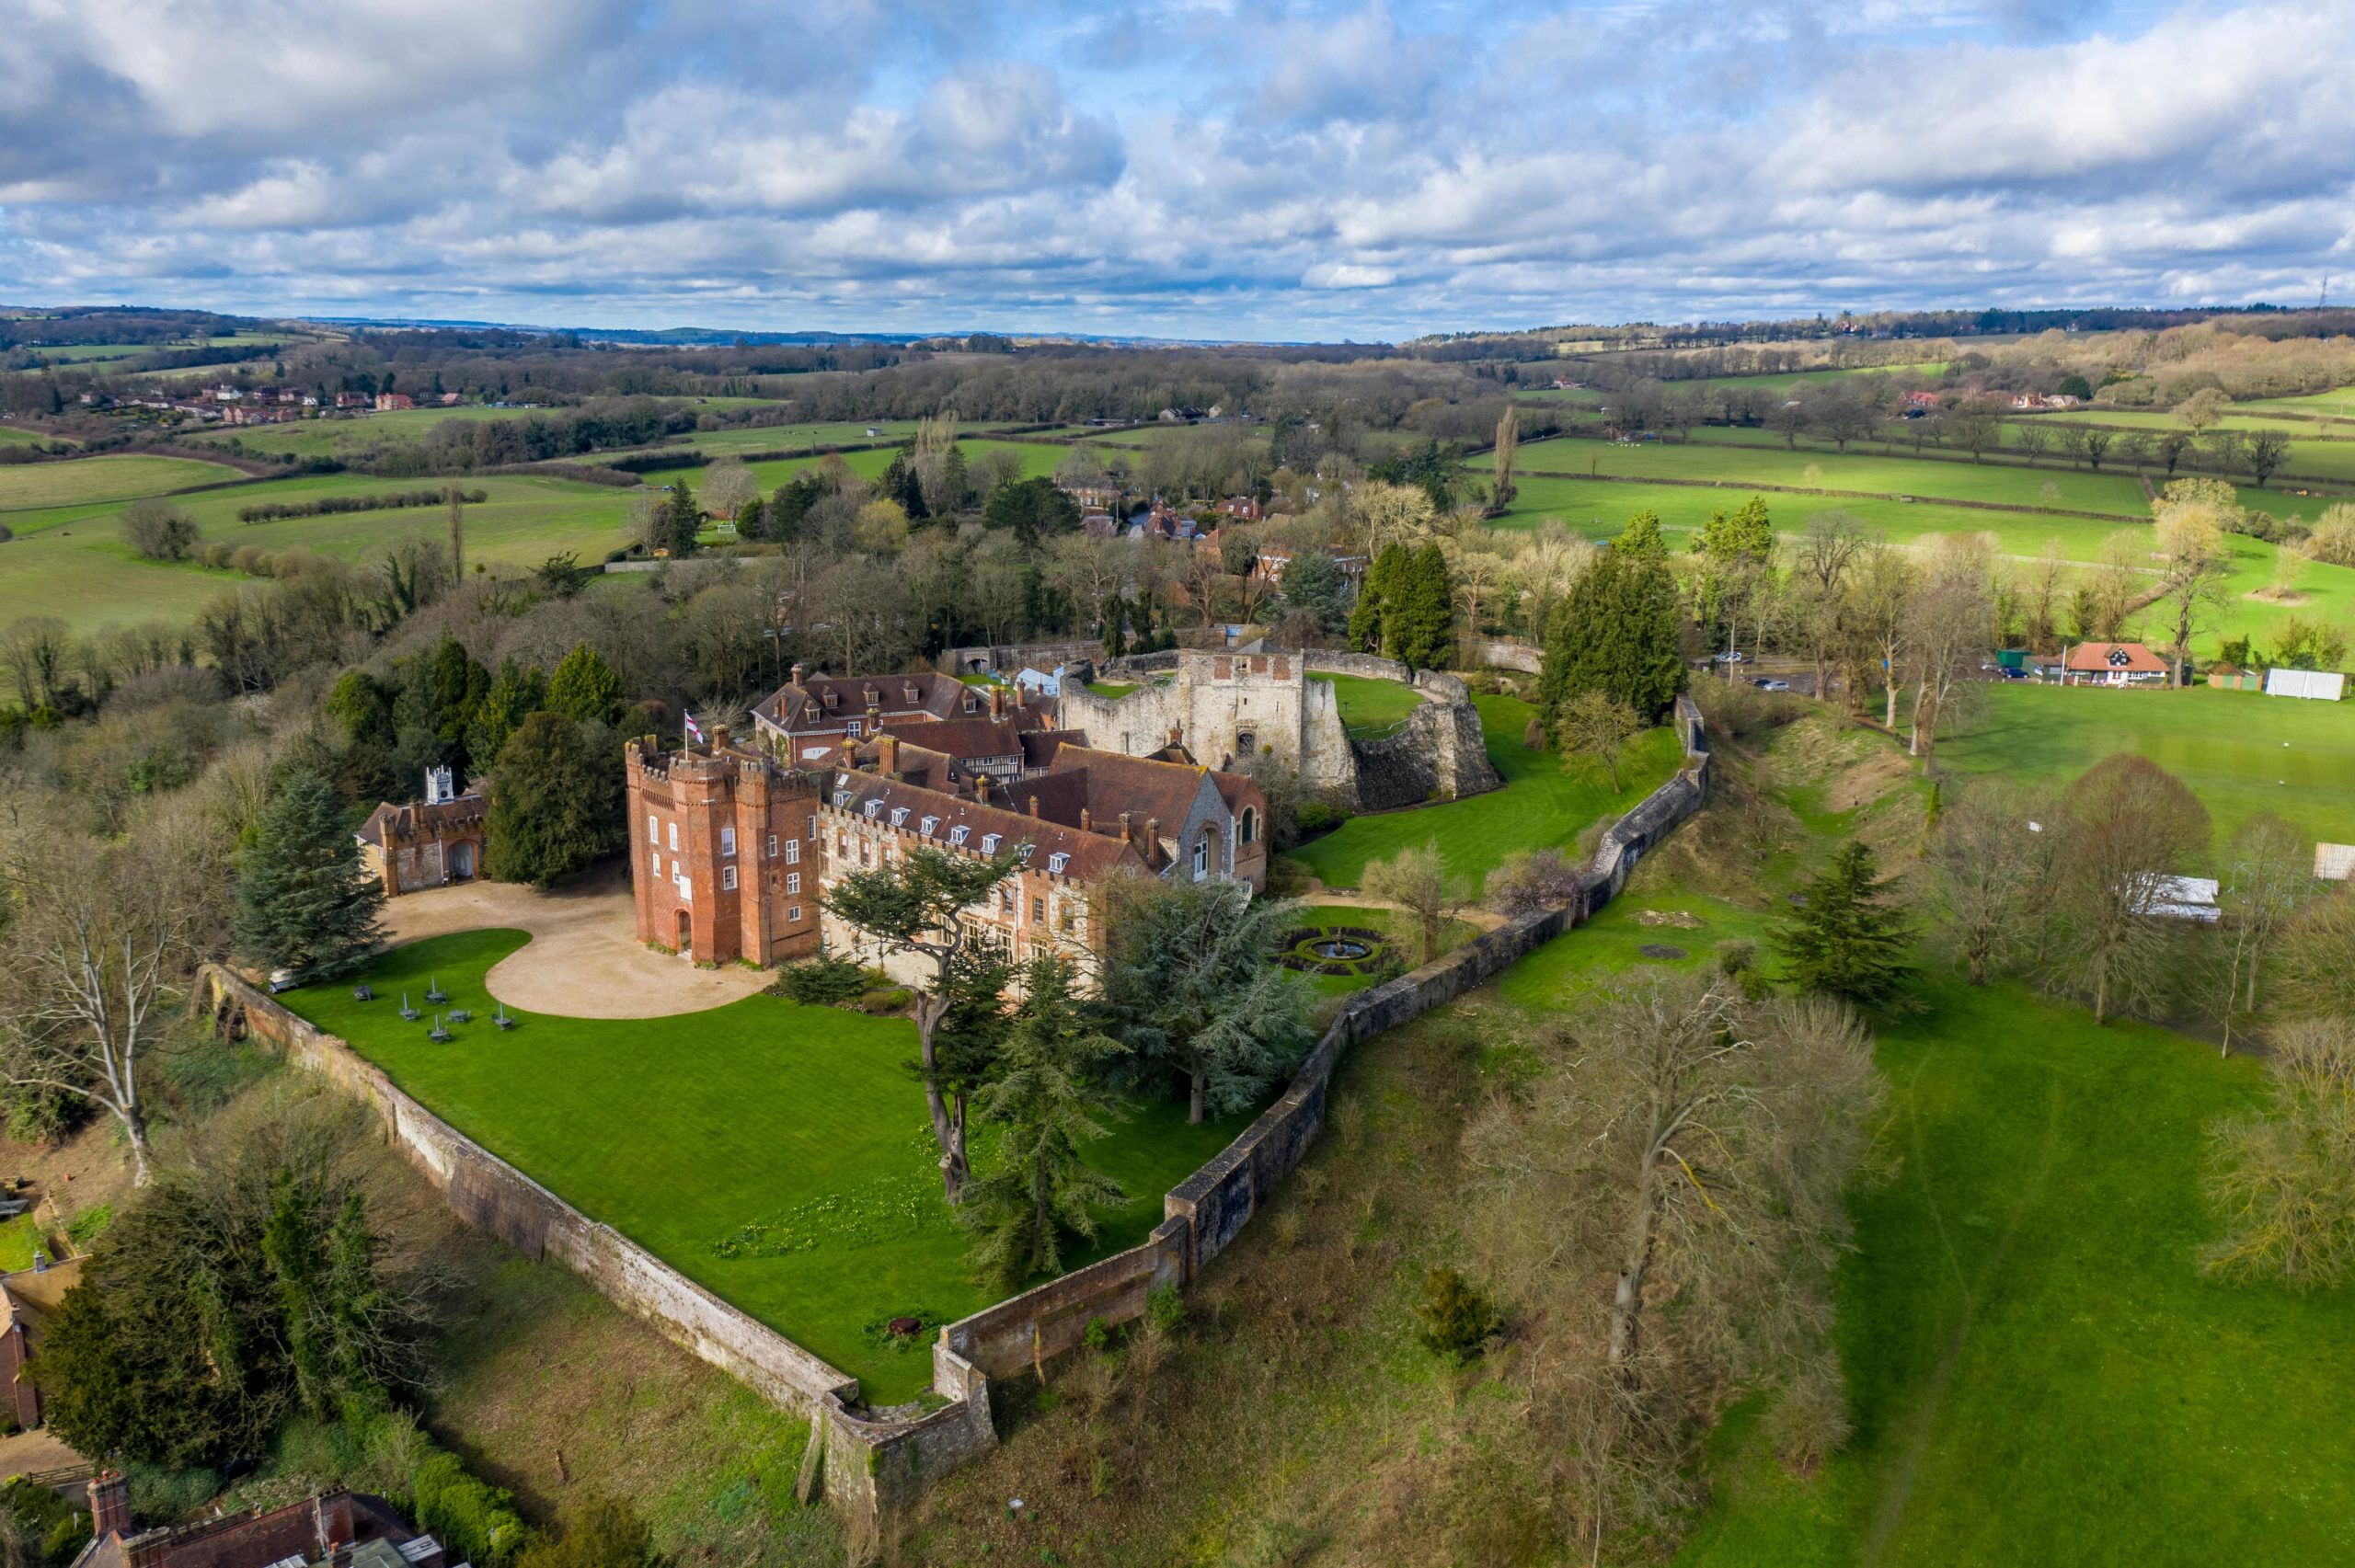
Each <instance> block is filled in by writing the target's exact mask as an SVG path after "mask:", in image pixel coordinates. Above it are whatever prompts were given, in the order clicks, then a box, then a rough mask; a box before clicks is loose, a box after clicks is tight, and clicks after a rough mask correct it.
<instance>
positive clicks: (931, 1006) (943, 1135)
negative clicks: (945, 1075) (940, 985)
mask: <svg viewBox="0 0 2355 1568" xmlns="http://www.w3.org/2000/svg"><path fill="white" fill-rule="evenodd" d="M947 1016H948V998H947V997H946V996H944V995H942V994H940V993H939V992H937V991H935V992H930V993H926V994H923V995H919V996H918V997H917V998H916V1049H917V1054H918V1055H919V1056H920V1057H922V1059H923V1061H924V1105H925V1111H926V1112H927V1113H928V1114H929V1115H930V1116H931V1117H932V1140H933V1143H934V1145H935V1146H936V1147H937V1148H938V1149H939V1150H940V1186H941V1194H942V1196H945V1197H947V1198H948V1201H949V1202H950V1203H952V1204H953V1203H957V1202H959V1201H960V1200H961V1198H962V1196H963V1193H964V1188H965V1174H966V1165H965V1128H964V1116H963V1109H964V1107H963V1105H962V1104H961V1102H960V1104H959V1105H958V1106H957V1108H956V1109H955V1110H954V1111H952V1110H951V1109H950V1107H949V1104H948V1095H946V1094H945V1093H942V1092H941V1088H940V1076H939V1060H938V1058H937V1057H936V1055H935V1053H934V1049H933V1043H932V1036H933V1031H934V1030H935V1029H936V1028H938V1027H939V1026H940V1021H941V1019H943V1018H945V1017H947Z"/></svg>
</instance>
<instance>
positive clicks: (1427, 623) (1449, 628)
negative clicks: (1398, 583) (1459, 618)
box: [1382, 544, 1455, 670]
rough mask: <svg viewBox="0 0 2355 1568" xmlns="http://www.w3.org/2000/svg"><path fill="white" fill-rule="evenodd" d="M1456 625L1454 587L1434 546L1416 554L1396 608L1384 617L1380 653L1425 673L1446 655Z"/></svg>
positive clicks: (1443, 560) (1411, 668) (1386, 612)
mask: <svg viewBox="0 0 2355 1568" xmlns="http://www.w3.org/2000/svg"><path fill="white" fill-rule="evenodd" d="M1454 625H1455V585H1454V582H1453V579H1451V578H1449V576H1448V571H1447V557H1446V556H1445V555H1442V554H1441V553H1440V547H1439V546H1438V545H1437V544H1425V545H1424V546H1423V547H1422V548H1421V549H1419V550H1418V551H1416V552H1415V554H1414V555H1413V557H1412V558H1411V560H1410V561H1409V563H1408V565H1407V574H1406V582H1405V584H1404V586H1403V588H1402V589H1400V591H1399V593H1398V596H1397V602H1396V605H1395V606H1394V607H1393V608H1391V609H1389V610H1387V611H1385V612H1384V615H1383V622H1382V629H1383V651H1384V653H1386V654H1388V655H1389V656H1390V657H1391V658H1395V659H1397V660H1398V661H1399V662H1400V663H1402V664H1404V665H1406V667H1407V669H1409V670H1428V669H1430V667H1431V666H1432V665H1433V664H1434V663H1436V662H1438V660H1439V658H1440V656H1441V655H1442V654H1443V653H1445V652H1446V651H1447V644H1448V638H1449V635H1450V634H1451V633H1452V632H1453V630H1454Z"/></svg>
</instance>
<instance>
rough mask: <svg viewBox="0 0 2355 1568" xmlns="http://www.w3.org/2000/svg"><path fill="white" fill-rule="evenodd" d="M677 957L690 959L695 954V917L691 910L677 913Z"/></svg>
mask: <svg viewBox="0 0 2355 1568" xmlns="http://www.w3.org/2000/svg"><path fill="white" fill-rule="evenodd" d="M678 946H679V956H680V957H682V958H692V957H694V956H695V911H693V910H680V911H679V943H678Z"/></svg>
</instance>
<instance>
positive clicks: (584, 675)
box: [501, 643, 622, 745]
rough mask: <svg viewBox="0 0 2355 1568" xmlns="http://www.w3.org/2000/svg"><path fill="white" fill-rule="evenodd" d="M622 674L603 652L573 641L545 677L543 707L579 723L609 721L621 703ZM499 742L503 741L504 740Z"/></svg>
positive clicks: (603, 722) (605, 722)
mask: <svg viewBox="0 0 2355 1568" xmlns="http://www.w3.org/2000/svg"><path fill="white" fill-rule="evenodd" d="M621 703H622V682H621V677H620V676H618V675H615V673H614V667H613V666H612V665H610V664H607V663H606V662H605V658H604V655H603V654H601V653H599V652H598V651H597V650H596V649H595V648H592V647H590V646H589V645H588V644H587V643H575V644H573V645H572V651H571V652H570V653H569V654H566V655H565V656H564V658H562V659H561V660H560V661H558V663H557V667H556V673H555V674H554V675H551V676H550V677H548V699H547V703H546V706H547V708H548V709H549V711H551V712H553V713H560V714H562V715H564V716H565V717H567V718H569V719H573V720H576V721H578V722H580V723H584V724H587V723H595V724H610V723H612V722H613V718H614V714H615V710H616V709H618V708H619V707H620V706H621ZM501 744H502V745H503V744H505V742H504V741H502V742H501Z"/></svg>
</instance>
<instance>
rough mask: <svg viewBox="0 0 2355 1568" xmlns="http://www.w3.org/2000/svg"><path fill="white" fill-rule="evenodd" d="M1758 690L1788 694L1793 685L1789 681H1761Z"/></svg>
mask: <svg viewBox="0 0 2355 1568" xmlns="http://www.w3.org/2000/svg"><path fill="white" fill-rule="evenodd" d="M1758 689H1759V690H1760V691H1762V692H1787V691H1789V690H1790V689H1791V683H1790V682H1789V681H1760V682H1758Z"/></svg>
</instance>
